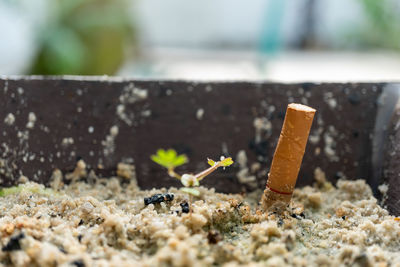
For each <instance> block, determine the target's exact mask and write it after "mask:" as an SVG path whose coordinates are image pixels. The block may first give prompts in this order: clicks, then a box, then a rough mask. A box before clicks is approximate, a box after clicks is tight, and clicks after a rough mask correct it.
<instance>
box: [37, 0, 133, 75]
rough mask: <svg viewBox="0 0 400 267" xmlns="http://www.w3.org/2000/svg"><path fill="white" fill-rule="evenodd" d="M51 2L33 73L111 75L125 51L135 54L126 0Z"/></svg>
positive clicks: (59, 0) (121, 61)
mask: <svg viewBox="0 0 400 267" xmlns="http://www.w3.org/2000/svg"><path fill="white" fill-rule="evenodd" d="M53 4H54V11H53V12H52V14H51V15H52V16H51V18H50V23H49V25H47V26H46V29H45V30H44V31H43V33H42V35H41V36H40V37H39V42H40V49H39V52H38V55H37V57H36V59H35V61H34V64H33V66H32V69H31V73H32V74H42V75H61V74H71V75H103V74H109V75H112V74H114V73H115V72H116V71H117V70H118V69H119V67H120V66H121V64H122V63H123V61H124V58H125V56H127V53H131V54H134V51H135V46H134V44H135V32H134V29H133V27H132V20H131V19H130V17H129V8H128V7H129V6H128V4H129V3H128V2H127V1H125V0H54V1H53Z"/></svg>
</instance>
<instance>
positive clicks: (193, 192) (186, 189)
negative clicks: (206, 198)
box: [180, 187, 200, 197]
mask: <svg viewBox="0 0 400 267" xmlns="http://www.w3.org/2000/svg"><path fill="white" fill-rule="evenodd" d="M180 190H181V191H182V192H185V193H187V194H191V195H193V196H195V197H198V196H200V191H199V190H197V189H194V188H190V187H182V188H181V189H180Z"/></svg>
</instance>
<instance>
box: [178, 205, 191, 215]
mask: <svg viewBox="0 0 400 267" xmlns="http://www.w3.org/2000/svg"><path fill="white" fill-rule="evenodd" d="M179 205H180V206H181V208H182V212H183V213H189V203H187V202H183V203H181V204H179Z"/></svg>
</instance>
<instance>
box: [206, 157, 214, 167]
mask: <svg viewBox="0 0 400 267" xmlns="http://www.w3.org/2000/svg"><path fill="white" fill-rule="evenodd" d="M207 163H208V165H210V166H214V165H215V161H213V160H212V159H209V158H207Z"/></svg>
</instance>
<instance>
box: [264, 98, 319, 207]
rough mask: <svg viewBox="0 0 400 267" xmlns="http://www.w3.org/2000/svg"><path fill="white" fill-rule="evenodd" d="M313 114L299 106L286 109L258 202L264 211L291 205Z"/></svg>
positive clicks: (311, 110)
mask: <svg viewBox="0 0 400 267" xmlns="http://www.w3.org/2000/svg"><path fill="white" fill-rule="evenodd" d="M315 111H316V110H315V109H313V108H310V107H308V106H305V105H301V104H294V103H293V104H289V105H288V107H287V110H286V116H285V120H284V122H283V126H282V130H281V134H280V136H279V141H278V145H277V147H276V150H275V154H274V158H273V159H272V164H271V169H270V172H269V175H268V181H267V186H266V189H265V190H264V194H263V196H262V199H261V203H262V207H263V209H264V210H270V209H274V208H275V209H280V208H282V207H286V206H287V205H288V204H289V203H290V199H291V198H292V193H293V190H294V187H295V185H296V180H297V176H298V174H299V170H300V166H301V162H302V160H303V155H304V151H305V148H306V144H307V140H308V135H309V133H310V128H311V124H312V121H313V119H314V114H315Z"/></svg>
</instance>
